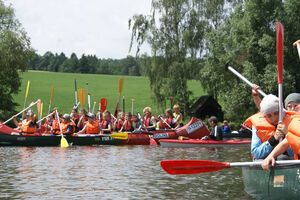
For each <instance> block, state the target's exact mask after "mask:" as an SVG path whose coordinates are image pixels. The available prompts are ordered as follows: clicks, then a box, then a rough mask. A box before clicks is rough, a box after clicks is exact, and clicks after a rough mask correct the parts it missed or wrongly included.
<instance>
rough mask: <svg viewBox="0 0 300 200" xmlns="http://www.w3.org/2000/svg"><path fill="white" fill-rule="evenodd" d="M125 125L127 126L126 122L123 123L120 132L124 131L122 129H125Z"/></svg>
mask: <svg viewBox="0 0 300 200" xmlns="http://www.w3.org/2000/svg"><path fill="white" fill-rule="evenodd" d="M124 126H125V123H123V125H122V127H121V129H120V132H122V131H123V129H124Z"/></svg>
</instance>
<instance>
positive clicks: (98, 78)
mask: <svg viewBox="0 0 300 200" xmlns="http://www.w3.org/2000/svg"><path fill="white" fill-rule="evenodd" d="M20 75H21V78H22V86H21V87H20V92H19V93H18V94H17V95H15V96H14V100H15V102H16V103H18V104H19V106H18V108H17V109H18V110H22V108H23V104H24V98H25V92H26V87H27V81H28V80H29V81H30V88H29V93H28V99H27V105H28V104H29V103H30V102H34V101H36V100H37V99H41V101H42V103H43V116H44V114H45V113H47V112H48V106H49V101H50V95H51V88H52V86H54V96H53V100H52V108H54V107H57V108H58V109H59V111H61V112H62V113H70V111H71V109H72V107H73V105H74V103H75V95H74V90H75V89H74V78H76V79H77V88H78V89H80V88H82V89H85V90H86V83H88V86H89V88H88V91H89V93H90V94H91V109H92V107H93V104H94V102H96V108H97V109H98V106H99V101H100V98H102V97H105V98H107V109H108V110H109V111H111V112H114V110H115V108H116V104H117V101H118V98H119V89H118V81H119V78H121V77H122V78H124V86H123V92H122V96H124V97H125V111H126V112H128V111H131V99H135V101H134V112H137V111H139V112H142V110H143V108H144V107H146V106H150V107H151V108H152V110H153V113H154V114H159V113H161V110H159V109H158V107H157V106H156V105H155V103H154V101H153V100H152V99H153V98H151V94H150V87H149V80H148V78H147V77H136V76H114V75H99V74H73V73H59V72H41V71H28V72H21V74H20ZM188 87H189V89H190V90H191V91H192V92H193V96H192V97H191V98H198V97H200V96H201V95H203V94H205V93H204V92H203V90H202V87H201V84H200V82H199V81H195V80H191V81H189V82H188ZM174 103H176V102H174ZM167 105H168V106H170V102H168V103H167ZM120 106H121V107H120V108H123V107H122V106H123V104H122V98H121V104H120ZM79 107H81V106H79ZM84 107H85V108H86V109H87V108H88V105H87V94H86V100H85V105H84ZM95 110H96V109H95Z"/></svg>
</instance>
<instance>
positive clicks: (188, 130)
mask: <svg viewBox="0 0 300 200" xmlns="http://www.w3.org/2000/svg"><path fill="white" fill-rule="evenodd" d="M12 132H17V131H16V130H14V129H12V128H10V127H7V126H5V125H4V124H3V123H2V122H0V136H1V137H0V145H2V146H3V145H10V146H11V145H15V146H58V145H59V144H60V137H59V136H40V135H36V136H15V135H10V134H11V133H12ZM208 134H209V130H208V129H207V127H206V126H205V124H204V123H203V122H202V121H201V120H200V119H197V118H192V119H191V120H190V122H189V123H188V124H186V125H185V126H183V127H181V128H179V129H176V130H157V131H154V132H150V131H145V132H141V133H128V139H126V140H119V139H114V138H111V137H109V136H97V135H96V136H88V135H86V137H83V136H81V137H76V136H66V139H67V140H68V142H69V143H72V144H73V145H99V144H111V145H149V144H150V141H151V140H152V139H153V140H155V141H156V142H158V141H159V140H160V139H163V138H164V139H166V138H167V139H177V138H178V137H179V136H185V137H188V138H192V139H197V138H202V137H204V136H206V135H208ZM22 140H24V141H22ZM96 140H97V141H96ZM104 140H105V141H104ZM106 140H107V141H106ZM25 141H26V142H25Z"/></svg>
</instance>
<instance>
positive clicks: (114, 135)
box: [109, 133, 128, 140]
mask: <svg viewBox="0 0 300 200" xmlns="http://www.w3.org/2000/svg"><path fill="white" fill-rule="evenodd" d="M109 136H110V137H112V138H115V139H119V140H127V139H128V133H112V134H110V135H109Z"/></svg>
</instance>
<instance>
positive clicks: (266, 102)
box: [260, 94, 279, 114]
mask: <svg viewBox="0 0 300 200" xmlns="http://www.w3.org/2000/svg"><path fill="white" fill-rule="evenodd" d="M276 111H277V112H278V111H279V100H278V97H276V96H275V95H273V94H269V95H267V96H265V97H264V98H263V99H262V101H261V103H260V112H262V113H264V114H269V113H272V112H276Z"/></svg>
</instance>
